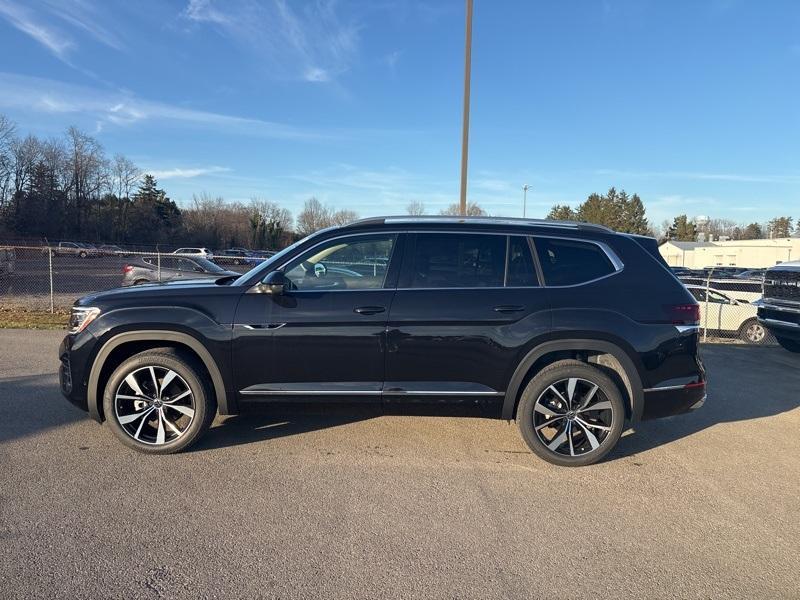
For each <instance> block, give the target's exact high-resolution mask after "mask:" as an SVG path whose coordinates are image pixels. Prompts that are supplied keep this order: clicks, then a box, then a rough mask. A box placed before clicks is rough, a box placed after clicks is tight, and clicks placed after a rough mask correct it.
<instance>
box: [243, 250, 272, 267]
mask: <svg viewBox="0 0 800 600" xmlns="http://www.w3.org/2000/svg"><path fill="white" fill-rule="evenodd" d="M276 254H277V252H275V251H274V250H254V251H253V252H251V253H250V256H248V257H247V264H248V265H260V264H261V263H263V262H264V261H265V260H267V259H270V258H272V257H273V256H275V255H276Z"/></svg>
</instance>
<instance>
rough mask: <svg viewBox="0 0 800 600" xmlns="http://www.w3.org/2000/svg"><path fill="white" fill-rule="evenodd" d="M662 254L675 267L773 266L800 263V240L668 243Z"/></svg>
mask: <svg viewBox="0 0 800 600" xmlns="http://www.w3.org/2000/svg"><path fill="white" fill-rule="evenodd" d="M658 249H659V251H660V252H661V256H663V257H664V260H666V261H667V264H668V265H670V266H671V267H686V268H688V269H702V268H703V267H713V266H736V267H753V268H756V267H771V266H773V265H776V264H778V263H782V262H786V261H788V260H800V238H777V239H771V240H729V241H724V242H721V241H720V242H676V241H669V242H664V243H663V244H661V246H659V248H658Z"/></svg>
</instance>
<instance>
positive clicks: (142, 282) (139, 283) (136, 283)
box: [133, 279, 150, 285]
mask: <svg viewBox="0 0 800 600" xmlns="http://www.w3.org/2000/svg"><path fill="white" fill-rule="evenodd" d="M144 283H150V281H149V280H148V279H137V280H136V281H134V282H133V285H142V284H144Z"/></svg>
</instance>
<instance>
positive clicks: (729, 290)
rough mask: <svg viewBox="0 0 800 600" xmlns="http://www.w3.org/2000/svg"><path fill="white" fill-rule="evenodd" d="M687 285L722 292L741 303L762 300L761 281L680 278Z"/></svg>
mask: <svg viewBox="0 0 800 600" xmlns="http://www.w3.org/2000/svg"><path fill="white" fill-rule="evenodd" d="M680 280H681V281H682V282H683V283H684V284H685V285H697V286H700V287H703V288H705V287H709V288H710V289H712V290H715V291H717V292H721V293H723V294H726V295H728V296H730V297H732V298H733V299H735V300H739V301H741V302H750V303H752V302H756V301H758V300H760V299H761V293H762V290H761V281H759V280H746V279H736V278H733V277H731V278H729V279H718V278H716V277H713V278H711V279H706V278H703V277H680Z"/></svg>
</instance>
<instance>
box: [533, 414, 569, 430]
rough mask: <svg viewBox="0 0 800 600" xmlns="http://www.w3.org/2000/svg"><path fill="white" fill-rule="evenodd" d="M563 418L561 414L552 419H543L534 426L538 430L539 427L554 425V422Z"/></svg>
mask: <svg viewBox="0 0 800 600" xmlns="http://www.w3.org/2000/svg"><path fill="white" fill-rule="evenodd" d="M563 418H565V417H564V416H563V415H562V416H558V417H555V418H554V419H550V420H548V421H545V422H544V423H542V424H541V425H537V426H536V431H539V430H540V429H544V428H545V427H554V426H555V425H554V423H556V422H558V421H560V420H561V419H563Z"/></svg>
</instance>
